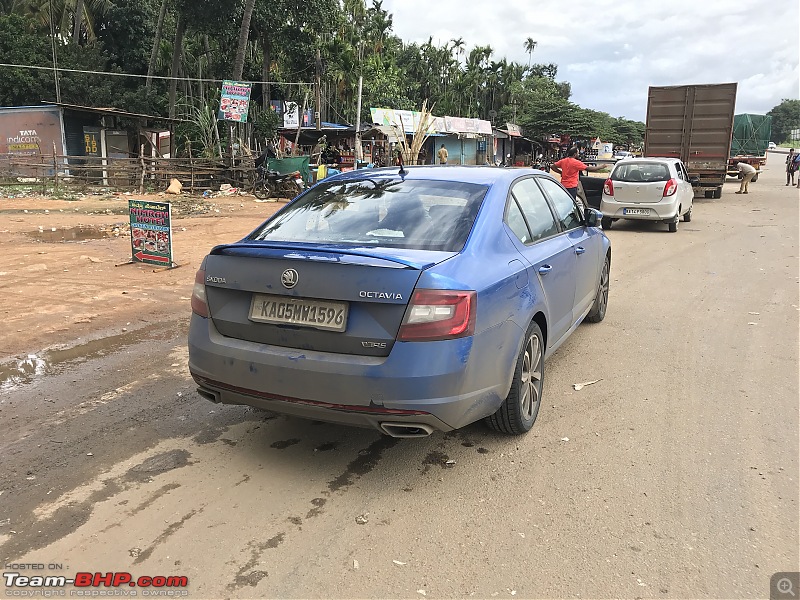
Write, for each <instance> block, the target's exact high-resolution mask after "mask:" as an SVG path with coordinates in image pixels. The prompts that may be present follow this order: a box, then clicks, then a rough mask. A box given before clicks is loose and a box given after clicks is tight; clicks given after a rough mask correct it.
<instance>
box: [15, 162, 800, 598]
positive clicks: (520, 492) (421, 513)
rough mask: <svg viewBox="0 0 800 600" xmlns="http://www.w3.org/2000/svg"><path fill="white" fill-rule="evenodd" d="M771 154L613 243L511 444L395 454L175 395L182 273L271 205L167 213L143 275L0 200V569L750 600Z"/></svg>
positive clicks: (786, 527) (770, 521) (789, 354)
mask: <svg viewBox="0 0 800 600" xmlns="http://www.w3.org/2000/svg"><path fill="white" fill-rule="evenodd" d="M775 159H777V160H775ZM782 159H783V156H781V155H777V156H776V155H774V154H771V155H770V163H769V164H768V165H767V170H765V172H764V173H763V174H762V176H761V177H760V178H759V181H758V183H756V184H753V185H752V186H751V194H749V195H748V196H743V195H735V194H734V193H733V192H734V191H735V190H736V183H735V182H734V181H730V182H729V183H728V184H727V185H726V186H725V189H724V193H723V197H722V198H721V199H720V200H706V199H699V200H697V201H696V204H695V208H694V210H693V219H692V221H691V223H681V224H680V226H679V231H678V232H677V233H675V234H671V233H667V229H666V226H664V225H649V224H643V223H634V222H628V223H625V222H619V223H616V224H615V226H614V228H613V229H612V230H611V231H609V232H608V234H609V237H610V238H611V240H612V244H613V252H614V258H613V265H612V281H611V292H610V300H609V309H608V314H607V316H606V319H605V320H604V321H603V322H602V323H599V324H595V325H588V324H587V325H581V326H580V327H579V328H578V330H577V331H576V332H575V333H574V334H573V335H572V336H571V337H570V338H569V339H568V340H567V342H566V343H565V344H564V345H563V346H562V347H561V348H560V349H559V350H558V352H556V353H555V354H554V355H553V356H552V357H551V358H550V359H549V360H548V361H547V364H546V375H545V385H544V400H543V403H542V408H541V412H540V414H539V418H538V420H537V423H536V425H535V426H534V429H533V430H532V431H531V432H530V433H529V434H528V435H526V436H523V437H506V436H501V435H498V434H494V433H491V432H489V431H487V430H486V429H485V428H484V427H483V426H482V425H481V424H475V425H472V426H470V427H467V428H464V429H462V430H460V431H456V432H452V433H450V434H447V435H442V434H435V435H433V436H431V437H429V438H425V439H416V440H396V439H391V438H387V437H384V436H382V435H380V434H379V433H377V432H375V431H371V430H361V429H354V428H349V427H342V426H335V425H327V424H322V423H316V422H308V421H304V420H301V419H294V418H288V417H282V416H278V415H276V414H272V413H268V412H262V411H257V410H252V409H249V408H244V407H235V406H218V405H214V404H211V403H209V402H207V401H205V400H203V399H202V398H200V397H199V396H198V395H197V394H196V393H195V392H194V385H193V382H192V380H191V378H190V376H189V374H188V372H187V368H186V363H187V349H186V326H187V321H188V314H189V300H188V299H189V295H190V293H191V287H192V281H193V278H194V272H195V269H196V268H197V266H198V265H199V263H200V260H201V258H202V256H203V255H204V254H205V252H206V251H207V250H208V248H210V247H211V246H213V245H214V244H215V243H218V242H226V241H231V240H235V239H239V238H241V237H242V236H243V235H244V234H246V233H247V232H249V231H250V230H252V229H253V228H254V227H255V226H256V225H257V224H258V223H259V222H260V221H261V220H262V219H263V218H264V217H265V216H266V215H267V214H269V213H270V212H271V211H273V210H275V209H276V208H277V206H276V205H273V204H259V203H255V202H254V201H253V200H252V199H249V200H248V199H243V198H225V199H214V200H212V202H213V203H214V204H215V205H216V206H213V207H211V206H206V205H199V206H202V208H201V209H192V208H191V206H193V205H195V204H197V201H195V200H189V201H188V202H189V204H190V208H188V209H186V210H185V211H184V212H186V213H188V214H185V215H182V216H181V215H179V216H178V218H177V219H176V223H175V229H176V232H175V233H176V259H177V261H178V262H179V263H180V264H182V265H185V266H182V267H181V268H179V269H176V270H173V271H159V272H155V273H154V272H153V268H152V267H145V266H141V265H136V266H121V267H117V266H115V265H117V264H120V263H123V262H125V261H127V260H128V258H129V256H130V245H129V240H128V239H126V238H125V237H124V236H120V237H119V238H117V237H110V238H102V239H88V240H83V241H80V240H75V241H65V242H61V241H42V240H40V239H37V237H39V234H38V231H39V226H41V227H42V231H43V232H44V231H45V230H46V229H48V228H49V229H52V227H56V228H57V229H58V228H61V227H73V228H74V227H78V226H79V225H85V226H96V227H99V226H105V227H106V228H107V230H108V228H109V227H111V228H112V229H111V230H112V235H113V225H114V224H115V223H123V222H125V221H126V220H127V217H126V215H125V214H124V212H125V206H126V200H127V198H123V197H116V198H110V199H106V198H102V197H97V198H93V197H89V198H83V199H81V200H79V201H75V202H65V201H61V200H59V201H54V200H47V201H45V200H41V199H30V200H23V199H10V200H9V199H0V219H2V221H0V230H3V231H2V233H0V272H2V273H3V275H2V276H0V288H2V289H0V294H1V295H0V297H2V298H3V300H2V304H1V305H0V306H2V310H3V313H4V314H3V318H4V320H5V323H6V324H8V323H10V324H11V326H10V327H9V326H5V327H0V342H1V343H2V349H1V354H2V356H4V357H7V358H10V359H12V360H11V362H6V363H4V365H5V366H4V367H3V368H4V370H3V371H2V372H0V431H2V432H3V435H2V436H0V457H2V458H1V459H0V460H1V461H2V468H0V559H2V560H3V561H4V565H6V567H5V569H4V571H5V570H8V569H16V570H17V571H21V572H27V573H28V574H31V573H33V572H34V571H35V570H31V569H30V568H28V567H25V565H30V564H42V565H45V566H46V569H45V574H48V575H65V576H71V575H74V574H75V573H76V572H78V571H88V572H96V571H102V572H109V571H116V572H130V573H132V574H133V575H134V576H135V577H138V576H155V575H163V576H186V577H188V580H189V585H188V588H187V591H188V594H189V597H190V598H262V597H270V598H378V597H379V598H418V599H419V598H455V597H458V598H470V597H474V598H566V597H569V598H586V597H595V598H753V597H768V596H769V594H770V587H769V585H770V578H771V577H772V575H773V574H774V573H776V572H778V571H797V570H798V563H799V562H800V557H799V556H798V548H799V547H800V544H798V535H799V534H798V496H799V495H800V485H799V484H798V428H799V424H798V405H797V399H798V348H799V347H800V343H799V340H798V335H799V333H798V331H799V328H798V324H799V322H800V319H799V318H798V317H799V316H800V312H798V311H799V310H800V298H799V297H798V292H799V290H800V281H799V280H798V274H799V273H798V267H800V259H799V258H798V237H800V236H799V234H798V227H799V225H800V210H799V207H800V197H798V192H797V191H796V190H794V189H790V188H787V187H785V186H784V185H783V183H784V181H783V171H782V168H783V163H782ZM206 209H208V210H206ZM24 210H28V213H25V212H24ZM62 210H63V211H64V212H61V211H62ZM76 210H77V212H76ZM216 210H219V211H220V212H219V213H217V212H216ZM45 211H49V213H48V212H45ZM108 211H111V212H108ZM177 212H178V213H181V210H180V209H179V210H178V211H177ZM184 229H185V231H184ZM50 233H55V234H57V235H58V232H52V231H51V232H50ZM42 235H49V234H44V233H43V234H42ZM125 292H127V293H125ZM126 330H127V331H126ZM78 338H81V339H78ZM48 346H51V349H50V350H43V349H44V348H46V347H48ZM590 381H593V382H596V383H593V384H592V385H588V386H586V387H584V388H583V389H581V390H575V389H574V387H573V384H575V383H579V382H590ZM7 565H11V566H7ZM14 565H17V566H14ZM19 565H22V567H20V566H19ZM14 591H18V592H19V591H21V590H20V589H17V590H14ZM74 591H75V589H68V590H67V592H68V593H69V592H74ZM101 591H111V592H114V591H117V592H119V591H120V590H105V589H101ZM122 591H128V592H132V591H141V590H139V589H138V588H137V589H134V588H126V589H124V590H122ZM179 591H181V590H179Z"/></svg>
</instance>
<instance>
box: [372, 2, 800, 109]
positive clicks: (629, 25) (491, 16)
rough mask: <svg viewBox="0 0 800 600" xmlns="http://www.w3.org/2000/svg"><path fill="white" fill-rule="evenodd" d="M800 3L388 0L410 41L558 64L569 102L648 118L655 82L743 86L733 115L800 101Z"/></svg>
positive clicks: (401, 33)
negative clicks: (532, 43)
mask: <svg viewBox="0 0 800 600" xmlns="http://www.w3.org/2000/svg"><path fill="white" fill-rule="evenodd" d="M799 4H800V3H798V2H797V1H796V0H740V1H739V2H738V3H734V2H730V1H721V0H672V1H670V2H660V1H658V0H592V1H586V0H573V2H564V1H563V0H538V1H535V0H500V1H499V2H496V3H487V2H486V1H485V0H480V1H479V0H439V1H438V2H431V1H430V0H384V2H383V7H384V8H385V9H386V10H388V11H389V12H391V13H392V14H393V15H394V31H395V33H396V34H397V35H398V36H400V37H401V38H402V39H403V40H405V41H416V42H424V41H426V40H427V39H428V37H431V36H432V37H433V40H434V43H439V44H443V43H445V42H447V41H449V40H451V39H453V38H458V37H461V38H463V39H464V41H465V42H466V44H467V52H468V51H469V49H471V48H472V47H474V46H477V45H487V44H488V45H490V46H492V48H494V50H495V54H494V58H495V59H499V58H500V57H503V56H505V57H506V58H507V59H509V60H516V61H518V62H521V63H523V64H527V62H528V55H527V53H526V52H525V50H524V48H523V44H524V42H525V39H526V38H528V37H532V38H533V39H534V40H536V41H538V46H537V47H536V50H535V51H534V53H533V60H534V61H535V62H542V63H551V62H552V63H556V64H557V65H558V67H559V72H558V79H559V80H564V81H569V82H570V83H571V84H572V92H573V97H572V100H573V101H575V102H577V103H578V104H580V105H581V106H584V107H586V108H591V109H594V110H601V111H605V112H608V113H610V114H611V115H613V116H625V117H627V118H631V119H637V120H642V121H643V120H644V118H645V113H646V110H647V106H646V102H647V88H648V87H649V86H651V85H682V84H690V83H724V82H730V81H735V82H738V84H739V86H738V94H737V106H736V111H737V112H740V113H741V112H753V113H765V112H767V111H769V110H770V109H771V108H772V107H773V106H775V105H777V104H778V103H780V101H781V100H782V99H784V98H798V97H800V69H799V68H798V64H799V63H800V7H799Z"/></svg>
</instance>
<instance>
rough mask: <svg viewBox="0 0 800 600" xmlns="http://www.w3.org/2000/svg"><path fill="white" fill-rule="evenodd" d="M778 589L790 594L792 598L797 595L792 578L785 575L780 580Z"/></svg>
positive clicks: (782, 592)
mask: <svg viewBox="0 0 800 600" xmlns="http://www.w3.org/2000/svg"><path fill="white" fill-rule="evenodd" d="M777 587H778V591H779V592H780V593H781V594H788V595H790V596H791V597H792V598H796V597H797V595H796V594H795V593H794V586H793V585H792V580H791V579H789V578H788V577H784V578H783V579H779V580H778V586H777Z"/></svg>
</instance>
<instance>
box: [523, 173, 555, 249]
mask: <svg viewBox="0 0 800 600" xmlns="http://www.w3.org/2000/svg"><path fill="white" fill-rule="evenodd" d="M511 194H512V196H513V197H514V198H516V200H517V202H519V206H520V208H521V209H522V213H523V214H524V215H525V220H526V221H527V222H528V227H529V229H530V232H531V241H532V242H538V241H539V240H541V239H544V238H546V237H550V236H552V235H556V234H557V233H558V226H557V225H556V221H555V219H554V218H553V212H552V211H551V210H550V206H549V205H548V204H547V199H546V198H545V197H544V194H542V190H540V189H539V186H538V185H536V182H534V180H533V179H530V178H529V179H523V180H522V181H520V182H518V183H516V184H515V185H514V187H512V188H511Z"/></svg>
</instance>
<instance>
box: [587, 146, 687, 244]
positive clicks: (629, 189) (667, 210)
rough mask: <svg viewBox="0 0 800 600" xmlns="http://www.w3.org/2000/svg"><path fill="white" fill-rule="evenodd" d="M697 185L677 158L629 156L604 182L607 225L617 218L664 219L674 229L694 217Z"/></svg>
mask: <svg viewBox="0 0 800 600" xmlns="http://www.w3.org/2000/svg"><path fill="white" fill-rule="evenodd" d="M693 199H694V189H693V188H692V183H691V181H690V180H689V173H688V172H687V171H686V167H685V166H684V165H683V163H682V162H681V161H680V160H678V159H677V158H650V157H648V158H626V159H624V160H621V161H619V162H618V163H617V164H616V165H615V166H614V171H613V172H612V173H611V177H609V178H608V179H606V183H605V185H604V186H603V198H602V200H601V201H600V210H601V211H602V213H603V229H611V225H612V223H613V222H614V221H616V220H617V219H642V220H645V221H662V222H665V223H667V224H668V225H669V230H670V231H671V232H675V231H678V221H679V220H680V218H681V217H683V220H684V221H691V220H692V200H693Z"/></svg>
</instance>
